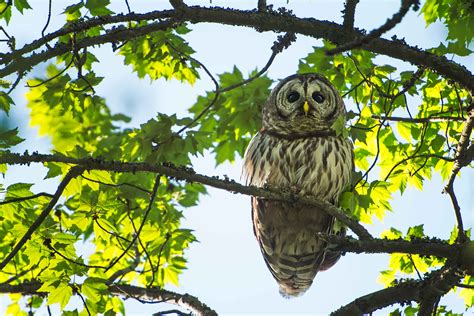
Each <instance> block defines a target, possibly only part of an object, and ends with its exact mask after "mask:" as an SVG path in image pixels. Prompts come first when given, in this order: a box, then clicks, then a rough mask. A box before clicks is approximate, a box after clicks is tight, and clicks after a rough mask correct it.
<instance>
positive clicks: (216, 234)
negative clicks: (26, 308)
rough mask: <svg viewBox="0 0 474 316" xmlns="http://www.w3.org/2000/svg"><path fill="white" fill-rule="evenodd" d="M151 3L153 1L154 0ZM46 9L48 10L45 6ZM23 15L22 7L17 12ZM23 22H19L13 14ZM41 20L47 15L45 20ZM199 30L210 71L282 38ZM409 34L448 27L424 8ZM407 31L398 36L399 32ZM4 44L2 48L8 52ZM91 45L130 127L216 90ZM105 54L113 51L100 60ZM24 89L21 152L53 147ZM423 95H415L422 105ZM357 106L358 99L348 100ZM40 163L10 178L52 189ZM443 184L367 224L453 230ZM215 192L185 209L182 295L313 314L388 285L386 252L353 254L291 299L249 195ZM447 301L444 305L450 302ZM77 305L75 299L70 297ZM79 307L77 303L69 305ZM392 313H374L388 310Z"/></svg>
mask: <svg viewBox="0 0 474 316" xmlns="http://www.w3.org/2000/svg"><path fill="white" fill-rule="evenodd" d="M186 2H187V3H188V4H193V3H194V4H197V3H200V4H202V5H209V1H194V2H192V1H186ZM256 2H257V1H256V0H255V1H216V0H213V1H212V5H216V6H219V5H224V6H232V7H236V8H242V9H245V8H248V9H251V8H253V6H255V3H256ZM286 2H287V1H268V3H273V4H274V6H275V7H279V6H287V4H286ZM343 2H344V1H334V0H333V1H329V0H328V1H317V0H312V1H310V0H299V1H296V0H294V1H289V4H288V7H290V8H292V9H293V10H294V13H295V14H296V15H297V16H300V17H314V18H316V19H322V20H330V21H335V22H337V23H341V22H342V19H341V13H340V11H341V10H342V9H343ZM129 3H130V5H131V7H132V10H133V11H135V12H144V11H146V10H147V9H148V10H155V9H161V8H168V7H169V6H168V4H167V1H155V2H152V1H146V0H141V1H140V0H138V1H134V0H130V1H129ZM150 3H152V5H150ZM399 3H400V1H377V0H361V1H360V3H359V5H358V6H357V11H356V17H355V21H356V27H360V28H365V29H368V30H370V29H372V28H374V27H377V26H379V25H381V24H383V23H384V22H385V20H386V19H387V18H388V17H390V16H391V15H392V14H393V13H394V12H396V11H397V10H398V8H399ZM30 4H31V6H32V7H33V8H34V9H35V10H34V12H35V14H34V17H35V18H32V16H31V15H29V16H28V15H27V16H25V17H21V16H14V17H13V19H12V23H11V25H10V26H9V27H8V30H9V31H10V32H11V33H12V34H15V36H16V38H17V47H21V45H22V44H23V43H27V42H30V41H31V40H33V39H34V38H37V37H40V34H41V29H42V27H38V23H39V22H38V21H39V20H41V21H42V20H44V21H45V20H46V16H47V15H46V12H47V1H40V0H34V1H30ZM68 4H69V3H66V2H65V1H61V0H55V1H53V9H54V10H53V15H52V18H53V19H52V23H51V24H50V27H49V28H48V32H51V31H53V30H56V29H57V28H59V27H60V23H58V22H57V21H60V20H61V17H60V16H59V13H60V12H61V11H62V10H63V9H64V7H65V6H67V5H68ZM123 8H124V1H117V0H116V1H113V7H112V9H114V10H116V11H119V10H121V9H123ZM38 12H41V13H38ZM17 15H18V14H17ZM15 20H16V21H15ZM42 23H43V22H41V25H43V24H42ZM190 28H191V29H192V32H191V33H189V34H187V35H186V36H185V38H186V40H188V41H189V43H190V45H191V47H193V48H194V50H196V54H195V56H194V57H195V58H197V59H198V60H200V61H201V62H202V63H203V64H205V65H206V66H207V67H208V68H209V70H210V71H211V72H212V73H213V74H220V73H222V72H224V71H231V70H232V68H233V66H234V65H237V66H238V67H239V69H240V70H241V71H242V72H243V73H244V74H246V73H248V72H250V71H251V70H253V69H255V68H257V67H258V68H261V67H262V66H263V65H264V64H265V63H266V62H267V60H268V58H269V56H270V54H271V50H270V47H271V45H272V43H273V41H274V40H275V39H276V34H273V33H269V32H266V33H258V32H255V31H254V30H252V29H247V28H238V27H231V26H221V25H216V24H198V25H191V26H190ZM395 33H396V34H403V35H402V36H405V39H406V41H407V43H409V44H414V45H418V46H420V47H423V48H427V47H433V46H437V45H438V44H439V42H440V41H441V40H443V39H444V37H445V35H446V33H445V30H444V27H443V26H442V25H440V24H435V25H432V26H430V27H428V28H427V29H425V23H424V21H423V19H422V17H420V16H419V15H418V13H417V12H412V11H411V12H409V13H408V14H407V16H406V17H405V19H404V20H403V22H402V23H401V24H400V25H398V26H397V27H396V28H395V29H394V30H392V31H391V32H390V33H388V34H386V35H385V37H387V38H389V37H390V36H391V35H392V34H395ZM399 37H401V36H399ZM320 44H321V41H319V40H315V39H312V38H308V37H304V36H300V35H298V39H297V41H296V42H295V43H294V44H292V45H291V46H290V47H289V48H288V49H287V50H285V51H284V52H282V53H281V54H279V55H278V56H277V57H276V59H275V62H274V63H273V64H272V66H271V68H270V69H269V71H268V75H269V76H270V77H271V78H273V79H275V80H277V79H281V78H284V77H286V76H288V75H291V74H293V73H295V72H296V70H297V65H298V60H299V58H302V57H304V56H306V54H307V53H309V52H311V51H312V47H313V46H317V45H320ZM3 49H4V48H3V47H2V50H3ZM94 53H95V54H96V55H97V56H98V57H99V59H100V60H101V63H100V64H96V69H95V70H96V72H97V73H98V75H102V76H105V80H104V81H103V83H102V84H101V86H99V87H98V88H97V89H96V91H97V93H98V94H99V95H101V96H103V97H105V98H106V99H107V103H108V105H109V106H110V107H111V109H112V111H113V112H114V113H125V114H127V115H128V116H131V117H132V121H131V122H130V123H129V124H128V126H134V127H136V126H139V124H141V123H143V122H146V121H147V120H148V119H150V118H152V117H155V116H156V113H157V112H164V113H167V114H173V113H177V114H178V116H184V115H186V113H187V112H186V109H187V108H188V107H189V106H191V105H192V104H193V103H194V102H195V100H196V97H197V96H198V95H203V94H204V93H205V91H207V90H210V89H212V87H213V85H212V82H211V81H210V80H209V79H208V78H207V77H206V76H205V75H204V74H202V76H201V77H202V80H200V81H198V82H197V83H196V84H195V85H194V86H189V85H186V84H181V83H179V82H177V81H164V80H157V81H155V82H150V81H149V80H147V79H144V80H139V79H137V78H136V76H135V75H134V74H133V73H132V72H131V69H130V68H128V67H127V66H123V61H122V58H121V57H120V56H116V55H115V54H114V53H112V52H111V47H110V45H105V46H103V47H101V48H99V49H95V50H94ZM100 56H107V57H106V58H102V59H101V58H100ZM377 61H379V62H390V63H392V64H393V65H396V66H397V67H399V69H400V70H406V69H413V68H414V67H413V66H411V65H408V64H406V63H403V64H402V63H400V62H398V61H394V60H393V59H391V58H388V57H380V58H378V60H377ZM462 62H463V63H464V64H465V65H471V68H470V70H471V71H473V70H474V69H472V65H474V60H473V58H472V57H470V59H463V60H462ZM44 67H45V65H41V66H40V67H38V68H37V69H36V70H35V72H34V74H36V75H41V74H42V73H43V71H44ZM25 91H26V90H25V88H23V87H20V88H19V89H18V91H16V92H14V95H13V97H14V99H15V101H16V105H15V107H14V108H13V110H12V113H11V115H10V120H11V121H12V122H14V123H15V124H16V125H18V126H19V128H20V133H21V136H22V137H23V138H26V139H27V141H26V142H24V143H23V144H21V146H18V148H17V151H18V152H23V151H24V150H25V149H28V150H29V151H34V150H36V149H38V146H40V147H39V151H40V152H47V151H48V149H49V148H51V146H50V143H49V141H48V139H45V138H44V137H40V136H38V131H37V129H35V128H31V127H29V126H28V119H27V118H28V110H27V108H26V100H25V98H24V93H25ZM416 102H417V100H413V106H416ZM347 106H348V107H349V108H350V107H351V106H353V105H352V104H350V102H347ZM193 162H194V170H196V171H197V172H198V173H202V174H208V175H228V176H229V177H230V178H232V179H236V180H239V179H240V173H241V167H242V161H241V159H237V160H236V161H235V162H234V163H233V164H230V163H225V164H223V165H221V166H219V167H217V168H216V167H215V163H214V159H213V157H212V156H211V155H209V154H206V155H205V156H204V157H197V158H195V159H194V160H193ZM461 174H462V176H461V178H458V179H457V180H456V182H455V188H456V192H457V196H458V199H459V203H460V205H461V208H462V212H463V216H464V221H465V226H467V227H469V226H471V227H472V226H473V224H474V215H473V214H474V206H473V205H474V203H473V202H474V201H473V197H472V192H473V189H474V187H473V183H474V173H473V172H472V169H471V168H464V169H463V170H462V172H461ZM44 175H45V171H44V169H43V168H41V167H38V165H33V166H31V167H30V168H25V167H22V168H19V167H12V168H10V169H9V172H8V173H7V176H6V178H5V179H4V180H3V183H4V184H5V185H8V184H10V183H13V182H18V181H22V182H30V183H32V182H35V183H38V185H36V186H35V187H34V189H36V190H37V191H45V190H47V188H49V191H50V192H53V191H54V185H55V184H56V182H55V181H54V180H53V181H51V180H48V181H44V180H42V178H43V177H44ZM442 189H443V183H442V182H441V179H440V177H439V176H434V177H433V179H432V180H431V181H427V182H426V183H425V188H424V191H423V192H420V191H417V190H415V189H411V188H409V189H407V191H406V192H405V194H404V195H403V196H395V197H394V200H393V201H392V206H393V209H394V212H393V213H389V214H387V216H386V217H385V219H384V220H383V222H380V221H375V222H374V224H373V225H368V226H366V227H367V228H368V229H369V231H370V232H371V233H373V234H374V235H375V236H379V234H380V232H382V231H384V230H386V229H388V228H390V227H397V228H398V229H400V230H402V231H403V232H406V229H407V228H408V227H409V226H414V225H419V224H424V225H425V232H426V233H427V234H428V235H431V236H437V237H440V238H449V234H450V232H451V230H452V228H453V226H454V225H455V217H454V214H453V209H452V206H451V204H450V200H449V198H448V197H447V196H446V195H443V194H441V191H442ZM208 192H209V194H208V195H206V196H203V197H202V198H201V200H200V203H199V205H198V206H196V207H192V208H188V209H185V210H184V215H185V220H184V221H183V227H186V228H191V229H193V230H194V231H195V235H196V237H197V239H198V240H199V243H194V244H192V245H191V247H190V249H189V250H188V251H187V255H186V257H187V258H188V261H189V263H188V270H186V271H185V272H184V273H183V274H182V276H181V277H180V286H179V287H175V286H169V287H166V288H167V289H169V290H172V291H176V292H179V293H190V294H192V295H195V296H197V297H198V298H199V299H200V300H201V301H202V302H204V303H206V304H207V305H209V306H210V307H212V308H213V309H215V310H216V311H218V312H219V314H222V315H237V314H245V315H250V314H255V315H257V314H288V315H291V314H311V315H327V314H328V313H329V312H330V311H332V310H335V309H337V308H338V307H339V306H341V305H344V304H346V303H348V302H350V301H351V300H353V299H354V298H356V297H358V296H361V295H364V294H368V293H370V292H372V291H375V290H378V289H381V288H382V285H381V284H379V283H377V282H376V279H377V276H378V274H379V271H381V270H384V269H386V267H387V265H388V256H387V255H354V254H347V255H345V256H343V257H342V258H341V259H340V260H339V262H338V263H337V264H336V265H335V266H334V267H333V268H331V269H330V270H328V271H326V272H323V273H320V274H318V275H317V276H316V279H315V281H314V283H313V286H312V287H311V288H310V290H309V291H308V292H307V293H306V294H305V295H304V296H302V297H300V298H296V299H290V300H288V299H284V298H282V297H281V296H280V295H279V293H278V286H277V284H276V282H275V281H274V280H273V277H272V276H271V274H270V272H269V271H268V270H267V267H266V265H265V263H264V261H263V259H262V257H261V254H260V250H259V247H258V245H257V242H256V241H255V238H254V236H253V232H252V224H251V219H250V198H249V197H248V196H244V195H234V194H231V193H229V192H226V191H221V190H217V189H213V188H208ZM443 301H444V302H448V303H449V304H450V305H451V306H454V307H455V311H459V312H461V311H462V310H463V305H462V301H461V300H460V299H458V298H456V297H455V295H452V296H451V297H449V298H447V299H446V300H445V299H443ZM443 301H442V303H443ZM7 304H8V300H7V299H6V298H3V297H2V298H0V313H2V311H4V309H5V308H6V306H7ZM71 304H77V302H74V301H73V302H72V303H71ZM71 306H72V305H71ZM126 308H127V312H128V315H149V314H152V313H154V312H157V311H160V310H164V309H166V307H165V306H162V305H145V306H143V305H141V304H140V303H138V302H135V301H133V300H131V299H129V300H127V301H126ZM384 314H387V311H386V310H385V311H381V312H378V313H375V315H384Z"/></svg>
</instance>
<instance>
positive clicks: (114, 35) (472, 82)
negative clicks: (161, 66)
mask: <svg viewBox="0 0 474 316" xmlns="http://www.w3.org/2000/svg"><path fill="white" fill-rule="evenodd" d="M167 18H175V19H178V20H179V21H181V22H185V21H189V22H191V23H203V22H211V23H220V24H228V25H237V26H247V27H254V28H257V29H258V30H260V31H272V32H287V33H295V34H303V35H307V36H311V37H314V38H324V39H327V40H330V41H331V42H333V43H335V44H337V45H339V46H340V45H344V44H345V43H348V42H351V41H352V40H353V39H354V38H360V37H363V36H364V33H363V32H362V31H360V30H351V31H349V30H346V29H345V28H344V27H343V25H340V24H337V23H332V22H327V21H319V20H315V19H312V18H305V19H302V18H297V17H294V16H292V15H290V14H285V13H279V12H274V11H265V12H261V11H260V12H257V11H242V10H234V9H223V8H217V7H213V8H204V7H199V6H192V7H187V6H186V7H182V8H180V10H179V11H175V10H164V11H153V12H149V13H145V14H136V13H131V14H126V15H124V14H118V15H114V16H101V17H97V18H92V19H89V20H87V21H85V22H78V23H72V24H70V25H67V26H65V27H64V28H62V29H60V30H58V31H56V32H53V33H51V34H48V35H46V36H45V37H44V38H42V39H39V40H36V41H34V42H32V43H30V44H27V45H25V46H24V47H22V48H21V49H19V50H16V51H13V52H11V53H8V54H2V55H0V57H2V58H1V59H2V60H3V63H9V64H8V65H6V66H5V68H3V69H0V77H4V76H7V75H9V74H12V73H15V72H21V71H29V70H30V69H31V67H33V66H34V65H37V64H38V63H41V62H44V61H46V60H48V59H50V58H52V57H55V56H58V55H60V54H64V53H66V52H67V51H69V50H70V47H68V46H67V45H61V44H56V45H55V46H54V47H53V49H52V50H50V51H49V50H48V51H43V52H41V53H35V54H32V55H30V56H26V57H25V56H23V55H24V54H25V53H28V52H32V51H33V50H36V49H38V48H40V47H42V46H43V45H44V44H45V43H47V42H49V41H51V40H53V39H55V38H57V37H59V36H62V35H66V34H70V33H77V32H82V31H85V30H87V29H89V28H91V27H95V26H99V25H101V26H104V25H108V24H114V23H123V22H130V21H150V20H156V19H167ZM166 24H168V27H174V26H176V25H177V24H178V22H172V21H171V20H165V21H163V22H155V23H151V24H149V25H146V26H143V27H137V28H134V29H131V30H128V29H125V27H123V28H120V27H119V28H116V29H112V30H109V31H108V33H106V34H103V35H99V36H96V37H89V38H85V39H83V40H80V41H79V43H78V44H79V45H80V47H78V48H83V47H87V46H93V45H98V44H103V43H106V42H115V41H122V40H127V39H131V38H135V37H138V36H141V35H144V34H148V33H151V32H154V31H157V30H162V29H165V28H166ZM364 49H366V50H369V51H372V52H374V53H378V54H383V55H387V56H390V57H393V58H396V59H400V60H404V61H406V62H410V63H412V64H416V65H419V66H423V67H427V68H430V69H431V70H433V71H435V72H437V73H439V74H440V75H442V76H444V77H446V78H449V79H452V80H454V81H457V82H459V84H460V85H462V86H464V87H466V88H467V89H469V90H471V91H474V76H473V75H472V73H471V72H470V71H469V70H467V69H466V68H465V67H464V66H462V65H460V64H457V63H455V62H452V61H449V60H448V59H447V58H445V57H443V56H438V55H435V54H432V53H429V52H426V51H423V50H420V49H419V48H416V47H412V46H409V45H407V44H406V43H405V42H403V41H398V40H387V39H382V38H375V39H373V40H371V41H370V42H369V43H367V44H365V45H364Z"/></svg>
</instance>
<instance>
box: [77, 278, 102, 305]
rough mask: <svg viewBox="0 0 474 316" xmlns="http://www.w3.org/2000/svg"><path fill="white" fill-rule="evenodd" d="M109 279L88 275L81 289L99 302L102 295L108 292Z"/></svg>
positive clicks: (91, 298) (93, 300)
mask: <svg viewBox="0 0 474 316" xmlns="http://www.w3.org/2000/svg"><path fill="white" fill-rule="evenodd" d="M106 282H107V280H105V279H101V278H95V277H88V278H87V279H85V281H84V283H83V284H82V287H81V290H82V293H83V294H85V295H86V296H87V297H88V298H89V300H91V301H92V302H98V301H99V300H100V299H101V296H102V295H105V294H107V293H108V286H107V284H106Z"/></svg>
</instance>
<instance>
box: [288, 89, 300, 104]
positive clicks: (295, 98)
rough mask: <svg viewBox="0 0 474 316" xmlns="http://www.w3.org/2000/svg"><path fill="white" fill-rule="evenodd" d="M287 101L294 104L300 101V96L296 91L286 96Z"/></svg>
mask: <svg viewBox="0 0 474 316" xmlns="http://www.w3.org/2000/svg"><path fill="white" fill-rule="evenodd" d="M286 99H287V100H288V102H290V103H294V102H296V101H298V100H299V99H300V94H299V93H298V92H296V91H292V92H290V94H288V95H287V96H286Z"/></svg>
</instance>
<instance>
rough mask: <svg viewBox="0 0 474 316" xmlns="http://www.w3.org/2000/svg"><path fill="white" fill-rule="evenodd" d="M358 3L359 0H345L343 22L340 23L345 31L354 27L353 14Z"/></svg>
mask: <svg viewBox="0 0 474 316" xmlns="http://www.w3.org/2000/svg"><path fill="white" fill-rule="evenodd" d="M358 3H359V0H346V3H345V5H344V11H343V13H344V22H343V24H342V25H343V27H344V29H346V30H347V31H352V29H353V28H354V16H355V10H356V6H357V4H358Z"/></svg>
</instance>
